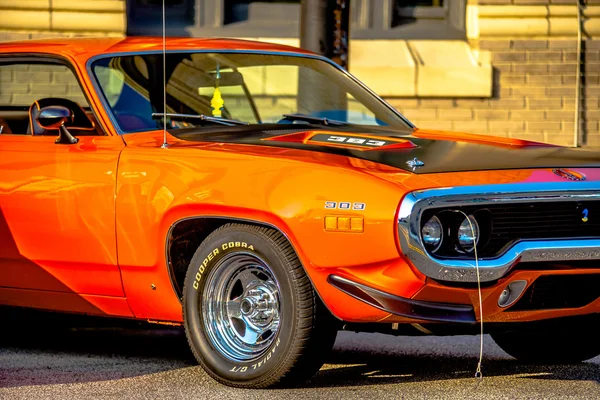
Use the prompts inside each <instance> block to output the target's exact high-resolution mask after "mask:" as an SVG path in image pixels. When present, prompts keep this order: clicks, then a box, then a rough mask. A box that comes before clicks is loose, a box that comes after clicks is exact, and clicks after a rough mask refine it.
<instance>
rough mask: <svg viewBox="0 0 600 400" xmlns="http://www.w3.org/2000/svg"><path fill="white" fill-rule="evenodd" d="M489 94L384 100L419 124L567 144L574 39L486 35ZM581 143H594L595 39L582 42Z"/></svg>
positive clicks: (598, 47)
mask: <svg viewBox="0 0 600 400" xmlns="http://www.w3.org/2000/svg"><path fill="white" fill-rule="evenodd" d="M479 46H480V48H481V50H489V51H491V53H492V63H493V66H494V94H493V97H492V98H485V99H476V98H474V99H451V98H447V99H428V98H420V99H414V98H413V99H408V98H388V99H387V100H388V101H389V102H390V103H391V104H392V105H393V106H395V107H396V108H398V109H399V110H400V111H401V112H403V113H404V114H405V115H406V117H407V118H409V119H410V120H412V121H414V123H415V124H416V125H417V126H418V127H420V128H429V129H443V130H455V131H463V132H473V133H483V134H490V135H495V136H504V137H513V138H522V139H529V140H535V141H542V142H549V143H556V144H562V145H572V144H573V132H574V119H575V82H576V78H575V77H576V68H577V64H576V59H577V58H576V57H577V41H576V40H567V39H550V40H547V39H539V40H524V39H491V40H481V41H480V42H479ZM585 47H586V51H585V53H584V54H585V63H584V64H583V67H582V74H583V75H584V78H583V79H582V89H581V90H582V91H581V97H582V101H581V114H580V115H581V133H582V143H583V144H587V145H590V146H600V133H599V132H600V126H599V125H598V120H599V119H600V107H599V106H600V104H599V99H600V82H599V79H600V40H588V41H586V43H585Z"/></svg>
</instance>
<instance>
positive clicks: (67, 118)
mask: <svg viewBox="0 0 600 400" xmlns="http://www.w3.org/2000/svg"><path fill="white" fill-rule="evenodd" d="M37 122H38V123H39V124H40V126H41V127H42V128H44V129H59V128H60V127H61V126H62V125H64V124H66V123H67V122H73V112H72V111H71V110H69V109H68V108H67V107H63V106H48V107H44V108H42V109H41V110H40V113H39V114H38V117H37Z"/></svg>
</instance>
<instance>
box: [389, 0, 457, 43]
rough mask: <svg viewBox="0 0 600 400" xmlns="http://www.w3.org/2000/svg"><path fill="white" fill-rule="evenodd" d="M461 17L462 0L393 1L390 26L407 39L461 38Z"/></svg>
mask: <svg viewBox="0 0 600 400" xmlns="http://www.w3.org/2000/svg"><path fill="white" fill-rule="evenodd" d="M465 20H466V1H465V0H452V1H450V0H393V9H392V18H391V28H392V30H393V31H396V32H397V33H398V34H399V35H401V36H403V37H406V38H408V39H464V38H466V29H465Z"/></svg>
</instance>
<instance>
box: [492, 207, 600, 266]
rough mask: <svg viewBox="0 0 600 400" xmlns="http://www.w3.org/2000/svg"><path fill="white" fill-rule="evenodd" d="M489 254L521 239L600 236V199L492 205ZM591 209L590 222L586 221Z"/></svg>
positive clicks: (495, 252) (497, 251)
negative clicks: (585, 214)
mask: <svg viewBox="0 0 600 400" xmlns="http://www.w3.org/2000/svg"><path fill="white" fill-rule="evenodd" d="M486 208H487V209H489V210H490V212H491V233H490V237H489V240H488V242H487V244H486V246H485V247H486V248H485V252H486V253H487V254H488V255H493V254H497V253H500V252H501V250H502V249H503V248H504V247H506V246H507V245H510V244H512V243H514V242H515V241H517V240H519V239H556V238H577V237H594V236H595V237H598V236H600V201H587V202H560V203H557V202H551V203H529V204H512V205H491V206H488V207H486ZM584 210H587V218H588V219H587V222H584V221H583V217H584Z"/></svg>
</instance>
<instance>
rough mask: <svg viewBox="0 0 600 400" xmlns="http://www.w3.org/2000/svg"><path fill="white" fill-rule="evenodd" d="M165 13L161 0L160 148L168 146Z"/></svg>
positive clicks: (163, 1)
mask: <svg viewBox="0 0 600 400" xmlns="http://www.w3.org/2000/svg"><path fill="white" fill-rule="evenodd" d="M165 14H166V13H165V0H162V53H163V60H162V61H163V144H162V146H160V147H161V148H162V149H166V148H167V147H169V144H168V143H167V27H166V21H165V20H166V18H165Z"/></svg>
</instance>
